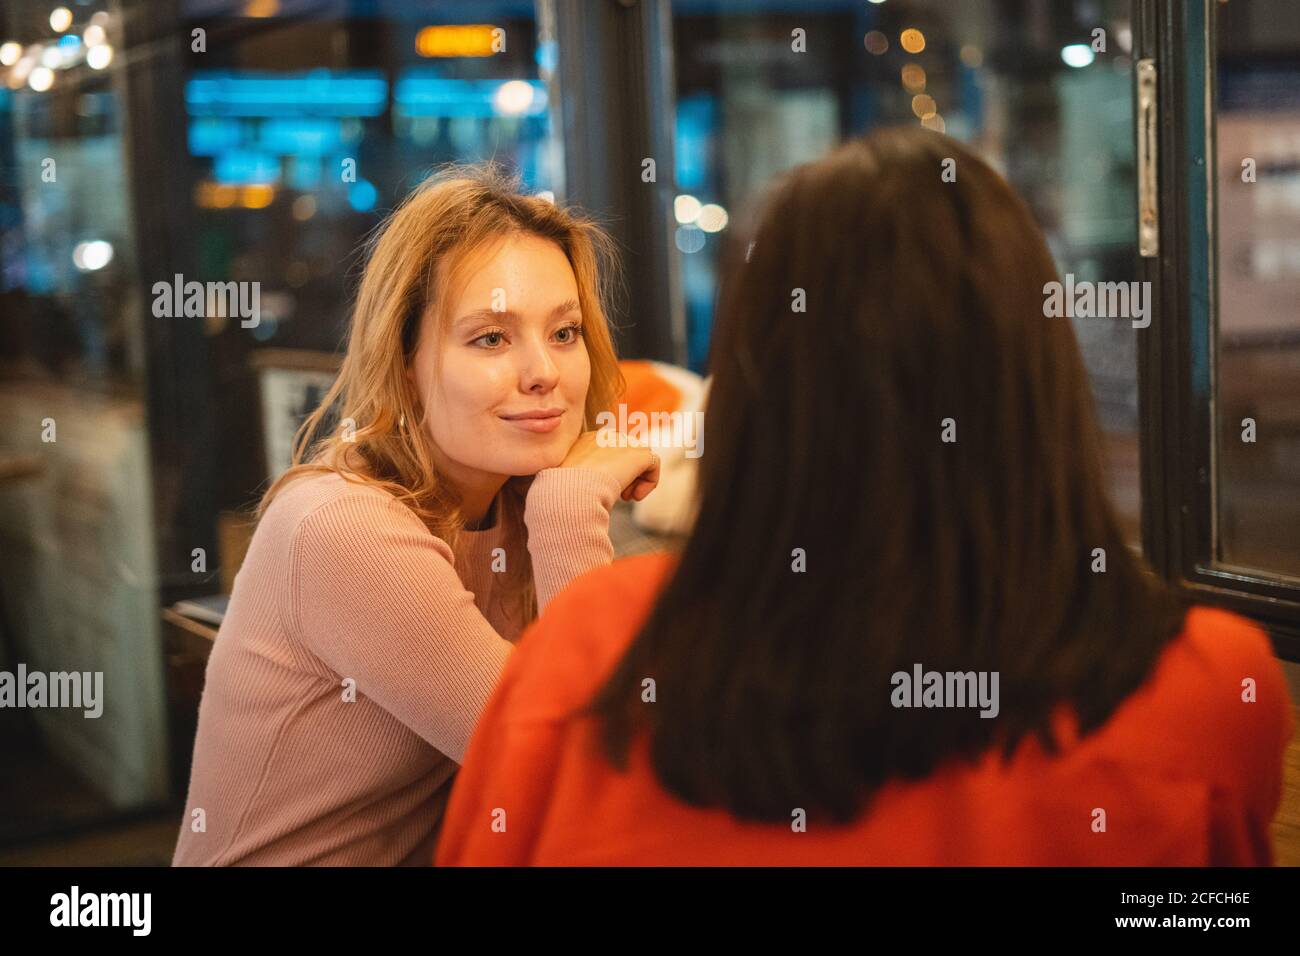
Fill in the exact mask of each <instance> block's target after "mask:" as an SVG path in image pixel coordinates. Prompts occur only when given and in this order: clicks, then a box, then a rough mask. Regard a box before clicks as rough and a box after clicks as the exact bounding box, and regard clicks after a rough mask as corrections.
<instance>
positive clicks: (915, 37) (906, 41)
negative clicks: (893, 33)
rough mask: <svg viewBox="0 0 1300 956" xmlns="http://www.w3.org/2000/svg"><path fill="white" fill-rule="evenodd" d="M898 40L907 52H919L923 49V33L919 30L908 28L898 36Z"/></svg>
mask: <svg viewBox="0 0 1300 956" xmlns="http://www.w3.org/2000/svg"><path fill="white" fill-rule="evenodd" d="M898 42H899V43H901V44H902V45H903V49H904V50H906V51H907V52H908V53H920V52H921V51H922V50H924V49H925V34H924V33H922V32H921V31H920V30H917V29H914V28H908V29H906V30H904V31H903V32H902V35H900V36H899V38H898Z"/></svg>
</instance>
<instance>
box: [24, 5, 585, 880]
mask: <svg viewBox="0 0 1300 956" xmlns="http://www.w3.org/2000/svg"><path fill="white" fill-rule="evenodd" d="M56 6H57V5H56V4H51V3H44V2H37V0H5V2H4V3H3V4H0V419H2V420H3V421H4V422H5V423H6V427H5V428H4V429H3V430H0V569H2V572H3V573H2V574H0V671H6V672H9V673H14V672H15V671H16V669H17V667H18V666H19V664H21V665H23V666H24V667H25V668H26V669H27V671H28V672H29V673H31V672H35V671H38V670H39V671H41V672H46V673H52V672H76V673H83V672H86V673H102V678H103V695H104V704H105V707H104V712H103V715H102V716H101V717H100V718H99V719H95V720H87V719H83V718H82V716H81V711H79V710H78V711H74V710H70V709H63V710H55V709H51V708H44V709H41V710H35V711H29V710H16V709H11V708H8V707H6V708H4V709H2V710H0V752H3V755H4V756H3V763H4V770H5V772H4V774H3V775H0V776H2V779H0V846H3V845H5V844H6V843H8V842H9V841H10V839H11V838H12V839H18V838H31V837H32V836H34V835H38V834H39V833H40V831H41V830H43V829H56V830H57V829H59V828H60V827H63V826H67V825H69V824H72V823H74V822H78V821H83V820H84V819H85V818H87V817H97V816H101V815H109V816H111V815H113V814H116V813H118V812H120V811H123V810H128V809H139V808H141V807H144V806H155V805H159V804H162V803H165V802H166V801H168V800H173V801H175V800H177V799H178V798H183V796H184V787H185V785H186V782H187V781H188V773H189V771H188V759H189V756H190V752H191V748H192V746H193V725H194V721H195V719H196V712H197V704H198V693H199V691H200V689H201V687H202V677H203V665H204V660H205V657H204V655H205V654H206V648H207V647H210V634H211V633H213V632H214V629H213V628H211V627H210V624H211V620H208V621H207V622H204V621H203V620H199V619H198V617H202V616H203V614H204V613H209V614H210V613H211V612H212V606H208V607H207V609H206V612H205V611H204V608H203V607H198V608H196V607H195V606H194V605H192V604H191V605H184V606H182V605H181V604H180V602H182V601H188V600H198V601H211V602H213V605H215V606H219V605H220V600H221V594H222V593H228V591H229V588H230V585H231V582H232V580H233V577H234V574H235V572H236V571H237V570H238V567H239V564H240V561H241V559H242V556H243V549H244V548H245V547H246V546H247V542H248V538H249V536H250V534H251V525H250V524H249V522H248V517H247V513H246V509H247V507H248V505H249V504H250V503H252V502H254V501H256V499H257V496H258V494H259V492H260V491H261V490H262V489H263V488H264V487H265V485H266V483H267V480H268V479H269V478H270V477H271V476H272V474H273V473H275V472H278V470H279V469H281V468H282V467H283V466H284V464H285V463H286V460H287V456H288V452H289V441H290V438H291V436H292V434H293V431H294V428H295V426H296V424H297V423H298V422H299V421H300V420H301V418H302V417H303V415H304V414H305V413H306V411H308V410H309V408H310V407H313V406H314V404H315V401H316V400H317V399H318V398H319V396H320V395H321V393H322V389H323V388H324V387H325V385H327V384H328V382H329V381H330V379H331V378H332V374H333V371H332V370H333V367H334V366H333V363H334V362H335V361H336V357H335V356H336V354H337V352H338V350H339V348H340V346H341V344H342V337H343V334H344V331H345V328H346V323H347V319H348V315H349V308H350V300H351V296H352V293H353V291H354V287H355V280H356V278H357V274H358V272H357V266H358V264H359V259H358V257H357V250H358V248H359V247H360V245H361V243H362V242H363V240H364V239H365V237H366V235H367V234H368V233H369V232H370V231H371V230H372V229H373V228H374V227H375V225H376V224H377V223H378V222H379V221H380V220H381V218H382V217H383V216H384V214H385V213H386V212H387V211H388V210H389V209H390V208H392V207H393V206H394V205H395V204H396V203H397V202H398V201H400V200H401V199H402V198H403V197H404V196H405V195H406V194H407V193H408V192H409V190H410V189H411V187H412V186H414V185H415V184H416V183H417V182H418V181H419V180H421V179H422V178H423V177H424V176H425V175H427V174H428V172H429V171H430V170H431V169H432V168H434V167H436V166H438V165H440V164H443V163H447V162H452V161H455V162H477V161H481V160H487V159H492V160H495V161H496V162H497V163H499V164H500V165H502V166H504V167H506V168H507V169H508V170H511V171H514V172H517V173H518V174H519V175H520V176H521V178H522V180H523V182H524V184H525V186H526V188H528V189H530V190H534V191H546V190H551V191H555V192H561V191H562V183H561V182H560V181H559V176H558V173H559V170H560V165H561V162H562V158H563V157H562V154H561V153H560V152H559V150H558V145H557V140H556V137H555V136H554V135H553V133H554V131H553V130H552V128H551V124H552V116H553V110H552V109H551V103H550V101H549V97H548V94H549V91H550V84H549V82H548V79H549V69H550V68H551V66H552V64H553V62H554V58H555V52H554V45H553V43H550V42H549V41H547V40H546V39H545V38H544V37H539V28H538V18H537V12H536V7H535V4H534V3H533V2H531V0H488V2H468V0H464V2H455V0H410V2H408V0H375V2H368V3H340V2H337V0H332V2H330V0H322V2H317V3H313V2H310V0H297V2H294V3H277V2H274V0H266V2H263V0H257V2H247V0H240V2H229V3H226V2H211V0H176V2H171V3H155V2H154V0H117V2H109V0H102V2H94V0H79V2H78V3H75V4H72V3H69V4H67V5H66V6H67V12H68V20H69V22H68V23H66V24H64V23H63V22H62V17H63V14H58V15H57V16H54V17H52V14H51V10H52V9H54V8H55V7H56ZM133 31H134V32H133ZM177 281H180V282H181V283H183V284H188V283H191V282H197V283H201V284H203V285H204V286H205V287H206V288H208V289H210V288H211V284H217V283H221V284H226V283H230V284H231V285H232V286H233V285H235V284H240V288H241V289H244V288H248V289H253V288H255V289H256V290H257V302H258V303H259V307H258V315H257V319H256V321H245V319H246V316H245V314H243V313H242V312H239V313H235V314H231V313H230V312H229V311H227V310H226V309H224V308H220V307H214V303H213V302H212V301H211V299H208V300H207V301H206V302H205V303H204V307H203V308H202V309H201V311H202V314H200V315H196V314H194V313H192V312H189V311H188V310H187V309H185V308H181V309H180V310H174V309H173V310H170V311H168V310H167V309H165V308H164V309H160V305H161V306H166V305H170V304H172V303H174V302H177V301H181V300H182V299H183V300H185V301H188V299H189V294H188V292H184V293H183V294H177V295H176V296H175V297H173V296H172V295H167V294H160V293H159V291H158V286H159V285H160V284H161V285H162V286H163V287H165V288H168V289H171V288H174V283H175V282H177ZM210 294H211V293H209V295H210ZM249 299H251V294H250V295H249ZM238 301H239V307H240V308H241V309H242V308H243V307H244V306H245V305H247V304H249V303H248V301H247V300H245V299H244V298H243V297H242V295H241V297H240V298H239V300H238ZM47 423H48V424H47ZM178 608H181V609H182V610H183V611H184V612H185V613H184V614H181V615H180V618H179V619H180V620H182V621H184V622H185V623H183V624H178V623H177V620H178V618H177V614H178V613H180V612H179V611H178ZM187 614H188V615H192V616H189V617H187V616H185V615H187ZM168 615H171V616H168ZM193 615H197V617H195V616H193ZM205 627H206V628H207V631H206V632H205V631H204V628H205ZM205 633H206V634H207V635H209V636H208V637H207V638H205V637H203V636H201V635H203V634H205ZM196 634H198V635H200V636H198V637H195V635H196ZM205 640H208V644H207V645H205V644H204V641H205ZM165 817H166V819H165V821H164V822H165V826H164V827H163V828H162V832H163V836H164V837H165V838H166V841H167V845H166V846H165V847H163V848H162V849H161V850H158V852H160V853H163V852H165V856H164V857H163V858H161V859H154V858H152V857H151V858H149V859H147V860H145V859H141V860H140V861H139V862H162V863H166V862H168V861H169V860H170V853H171V843H174V839H175V825H176V822H175V821H176V820H177V819H178V818H177V817H176V815H175V813H174V811H171V810H169V811H167V812H166V814H165ZM147 852H154V848H152V847H151V848H149V849H148V850H145V849H141V853H147ZM105 862H114V863H116V862H121V861H120V860H117V859H111V860H107V861H105Z"/></svg>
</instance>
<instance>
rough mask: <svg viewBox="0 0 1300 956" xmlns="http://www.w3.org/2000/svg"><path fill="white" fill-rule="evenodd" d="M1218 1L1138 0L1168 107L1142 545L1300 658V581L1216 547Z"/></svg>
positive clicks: (1141, 51) (1143, 52)
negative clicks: (1230, 557)
mask: <svg viewBox="0 0 1300 956" xmlns="http://www.w3.org/2000/svg"><path fill="white" fill-rule="evenodd" d="M1213 5H1214V0H1199V2H1197V0H1193V2H1191V3H1188V2H1186V0H1134V43H1135V54H1136V56H1137V57H1141V58H1152V59H1154V60H1155V62H1156V68H1157V102H1158V108H1159V124H1158V136H1157V156H1158V158H1157V163H1158V177H1159V194H1158V215H1159V230H1160V235H1159V250H1158V254H1157V256H1155V257H1153V258H1144V259H1141V260H1140V267H1139V268H1140V272H1141V276H1142V278H1143V279H1146V280H1149V281H1150V282H1151V283H1152V286H1151V288H1152V289H1153V292H1154V295H1155V299H1156V310H1155V321H1153V322H1152V324H1151V327H1150V328H1149V329H1147V330H1145V331H1146V333H1147V334H1146V335H1144V336H1143V337H1142V338H1141V339H1140V340H1139V343H1138V395H1139V398H1138V401H1139V410H1140V416H1139V417H1140V426H1139V427H1140V443H1141V471H1142V539H1143V547H1144V550H1145V552H1146V555H1147V557H1148V560H1150V561H1151V563H1152V564H1153V565H1154V566H1155V568H1156V569H1157V570H1158V571H1159V572H1160V573H1161V574H1162V575H1163V576H1164V577H1165V578H1166V579H1167V580H1168V581H1169V582H1170V583H1171V584H1173V585H1174V586H1175V587H1177V588H1178V590H1179V591H1180V592H1181V593H1182V594H1183V595H1185V596H1186V597H1187V598H1188V599H1190V600H1192V601H1195V602H1196V603H1200V604H1209V605H1214V606H1218V607H1223V608H1226V609H1228V610H1231V611H1235V612H1238V613H1241V614H1244V615H1247V616H1249V617H1251V618H1253V619H1255V620H1256V621H1258V622H1259V623H1260V624H1262V625H1263V626H1264V627H1265V628H1266V629H1267V630H1268V631H1269V634H1270V636H1271V637H1272V639H1273V642H1274V645H1275V648H1276V649H1277V651H1278V653H1279V654H1280V656H1282V657H1284V658H1286V659H1288V660H1293V661H1300V581H1294V580H1289V579H1287V578H1286V577H1285V576H1282V575H1277V576H1274V575H1270V574H1268V573H1267V572H1265V571H1263V570H1260V569H1248V568H1240V567H1235V566H1232V565H1229V564H1225V563H1222V562H1219V561H1218V560H1217V559H1216V554H1215V547H1216V545H1215V534H1214V532H1215V521H1216V519H1217V507H1216V504H1217V499H1216V494H1217V492H1216V481H1217V462H1216V459H1215V445H1214V440H1215V428H1216V418H1217V409H1216V400H1217V379H1216V375H1217V369H1216V361H1217V349H1216V347H1215V346H1216V343H1217V330H1218V324H1217V318H1218V316H1217V299H1216V290H1215V278H1216V277H1215V262H1214V256H1215V254H1216V250H1215V246H1214V241H1215V236H1214V233H1213V232H1212V222H1213V219H1212V217H1213V213H1214V210H1215V205H1214V204H1215V197H1216V183H1215V175H1214V170H1215V168H1216V166H1215V156H1214V150H1215V145H1216V143H1215V138H1214V120H1215V116H1214V102H1215V96H1214V94H1215V62H1214V56H1213V49H1212V47H1211V44H1210V37H1211V36H1212V35H1213V34H1212V32H1211V31H1212V26H1213V19H1212V18H1213V17H1214V15H1215V11H1214V9H1213ZM1134 116H1135V117H1136V116H1137V111H1136V109H1135V111H1134ZM1135 228H1136V226H1135Z"/></svg>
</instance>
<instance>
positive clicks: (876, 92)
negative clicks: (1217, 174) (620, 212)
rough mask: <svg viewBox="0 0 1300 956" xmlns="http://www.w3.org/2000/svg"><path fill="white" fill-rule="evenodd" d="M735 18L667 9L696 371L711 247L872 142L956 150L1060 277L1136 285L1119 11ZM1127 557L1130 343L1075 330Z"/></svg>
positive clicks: (1110, 2) (1110, 327)
mask: <svg viewBox="0 0 1300 956" xmlns="http://www.w3.org/2000/svg"><path fill="white" fill-rule="evenodd" d="M1015 6H1016V10H1017V11H1018V12H1017V13H1016V14H1015V15H1011V13H1010V11H1009V9H1008V7H1009V5H1008V4H1006V3H1001V2H995V0H964V2H962V3H959V4H958V3H953V4H935V3H927V2H921V0H890V2H887V3H885V2H879V3H870V2H832V0H807V2H791V3H783V4H780V5H775V4H746V5H741V4H734V3H727V2H699V0H675V2H674V3H673V11H674V30H673V32H674V39H675V44H676V49H675V52H674V56H675V69H676V82H677V128H676V142H677V147H676V148H677V156H676V172H677V187H678V190H679V193H680V194H681V196H680V198H679V201H678V202H677V204H676V213H677V218H678V228H677V247H678V249H679V250H681V269H682V275H683V286H684V289H685V295H686V308H687V320H688V339H689V356H690V363H691V366H692V367H693V368H694V369H696V370H697V371H705V364H706V362H707V356H708V343H709V335H710V330H711V326H712V321H713V299H714V291H715V288H716V282H717V274H716V271H717V264H718V261H719V257H718V252H719V248H720V244H721V243H722V242H725V241H727V239H728V232H727V224H728V223H729V222H733V221H740V220H738V219H737V217H743V216H746V215H749V214H752V212H753V205H754V200H755V199H756V198H757V196H758V194H759V192H760V191H761V189H762V188H763V186H764V185H765V184H766V183H768V182H769V181H770V180H771V178H772V177H773V176H774V175H775V174H777V173H779V172H781V171H783V170H785V169H787V168H789V167H791V166H793V165H795V164H797V163H800V162H804V161H806V160H810V159H813V158H815V157H817V156H820V155H822V154H823V153H824V152H826V151H827V150H828V149H829V148H831V147H833V146H835V145H836V144H838V143H839V142H841V141H843V140H844V139H846V138H848V137H850V136H853V135H857V134H859V133H862V132H865V131H867V130H870V129H872V128H874V127H877V126H881V125H889V124H898V123H922V124H924V125H928V126H930V127H932V128H935V129H940V130H943V131H945V132H947V133H948V134H949V135H952V136H955V137H957V138H959V139H962V140H964V141H967V142H968V143H970V144H972V145H973V146H974V147H975V148H977V149H978V150H980V152H981V153H982V154H983V155H984V157H985V158H986V159H987V160H988V161H989V162H991V163H992V164H993V165H994V166H995V167H996V168H998V169H999V170H1000V171H1002V172H1003V174H1004V175H1006V176H1007V177H1008V179H1009V180H1010V181H1011V183H1012V184H1013V185H1014V186H1015V187H1016V188H1017V189H1018V190H1019V191H1020V192H1021V193H1022V194H1023V195H1024V196H1025V197H1026V199H1027V200H1028V202H1029V203H1030V205H1031V207H1032V209H1033V210H1034V213H1035V215H1036V217H1037V219H1038V221H1039V223H1040V224H1041V225H1042V227H1043V229H1044V230H1045V232H1046V234H1047V237H1048V241H1049V243H1050V245H1051V248H1052V250H1053V253H1054V254H1055V256H1056V259H1057V263H1058V266H1059V269H1060V271H1061V273H1062V275H1063V276H1064V275H1065V274H1067V273H1069V274H1073V276H1074V277H1075V279H1076V280H1078V281H1090V282H1131V281H1134V280H1136V278H1137V276H1136V274H1135V268H1136V267H1135V263H1136V257H1137V251H1136V231H1135V220H1136V208H1135V203H1136V199H1135V177H1134V155H1133V153H1134V148H1133V142H1134V136H1133V117H1132V106H1131V102H1132V93H1131V90H1132V80H1131V76H1132V64H1131V61H1130V58H1129V53H1130V50H1131V45H1132V34H1131V26H1130V17H1131V3H1130V2H1129V0H1089V2H1082V0H1081V2H1076V3H1061V2H1047V0H1031V2H1027V3H1023V4H1018V5H1015ZM1072 321H1074V324H1075V329H1076V332H1077V334H1078V337H1079V341H1080V345H1081V347H1082V350H1083V353H1084V357H1085V360H1086V362H1087V364H1088V368H1089V370H1090V372H1091V376H1092V384H1093V391H1094V394H1095V396H1096V399H1097V403H1098V409H1099V413H1100V416H1101V420H1102V423H1103V426H1104V428H1105V431H1106V436H1107V438H1108V442H1107V445H1108V452H1109V461H1108V467H1109V476H1110V481H1111V488H1112V493H1113V496H1114V498H1115V501H1116V504H1117V505H1118V508H1119V511H1120V513H1121V517H1122V518H1123V520H1124V523H1125V527H1126V530H1127V532H1128V537H1129V539H1130V541H1131V542H1132V543H1133V544H1135V545H1137V544H1139V539H1140V531H1139V515H1140V509H1139V480H1138V440H1137V373H1136V354H1137V345H1136V342H1137V340H1136V336H1137V334H1138V331H1137V330H1135V329H1134V328H1133V326H1132V323H1131V322H1130V321H1128V320H1098V319H1073V320H1072Z"/></svg>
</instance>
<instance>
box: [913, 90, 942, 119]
mask: <svg viewBox="0 0 1300 956" xmlns="http://www.w3.org/2000/svg"><path fill="white" fill-rule="evenodd" d="M912 112H913V113H915V114H916V115H917V116H918V117H919V118H921V119H925V118H926V117H927V116H933V115H934V114H935V113H936V112H938V108H937V107H936V106H935V105H934V97H933V96H929V95H927V94H925V93H918V94H916V96H914V97H912Z"/></svg>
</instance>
